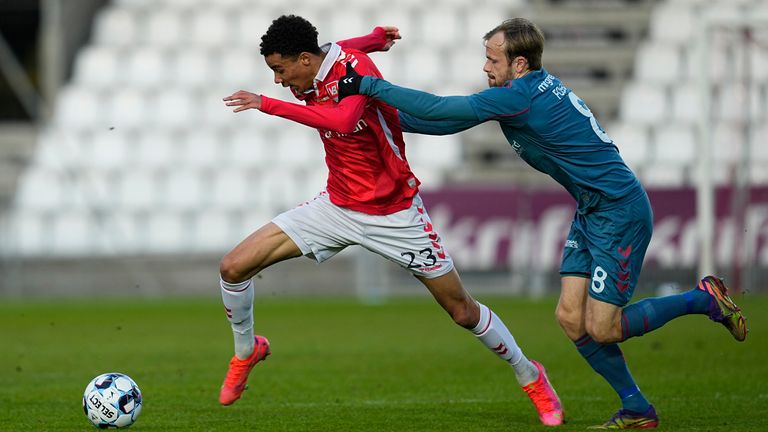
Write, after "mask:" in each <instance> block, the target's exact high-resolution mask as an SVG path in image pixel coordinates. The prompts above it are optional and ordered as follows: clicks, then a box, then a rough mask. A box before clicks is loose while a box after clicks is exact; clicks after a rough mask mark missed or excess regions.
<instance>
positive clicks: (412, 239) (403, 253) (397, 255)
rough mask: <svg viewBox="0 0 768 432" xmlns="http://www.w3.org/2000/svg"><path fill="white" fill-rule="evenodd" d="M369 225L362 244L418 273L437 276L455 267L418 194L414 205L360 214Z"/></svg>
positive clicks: (361, 221) (362, 221) (365, 225)
mask: <svg viewBox="0 0 768 432" xmlns="http://www.w3.org/2000/svg"><path fill="white" fill-rule="evenodd" d="M358 217H359V219H360V224H361V225H363V226H364V227H365V228H364V230H365V235H364V237H363V238H362V240H361V245H362V246H363V247H364V248H366V249H368V250H370V251H372V252H374V253H376V254H378V255H381V256H383V257H384V258H387V259H388V260H390V261H393V262H395V263H397V264H398V265H399V266H401V267H403V268H405V269H406V270H408V271H410V272H411V273H413V274H414V275H416V276H422V277H424V278H436V277H439V276H442V275H444V274H447V273H449V272H450V271H451V270H452V269H453V259H452V258H451V256H450V255H448V253H447V252H446V251H445V248H444V247H443V240H442V238H440V235H439V234H438V233H437V229H436V228H435V227H434V226H433V225H432V221H431V220H430V218H429V214H427V210H426V209H425V208H424V205H423V203H422V201H421V198H419V196H418V195H416V196H415V197H414V199H413V203H412V205H411V207H410V208H407V209H405V210H402V211H399V212H397V213H393V214H390V215H386V216H368V215H358Z"/></svg>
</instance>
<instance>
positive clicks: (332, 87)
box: [325, 81, 339, 102]
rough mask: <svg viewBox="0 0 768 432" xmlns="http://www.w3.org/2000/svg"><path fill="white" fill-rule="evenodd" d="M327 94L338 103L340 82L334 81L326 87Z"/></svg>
mask: <svg viewBox="0 0 768 432" xmlns="http://www.w3.org/2000/svg"><path fill="white" fill-rule="evenodd" d="M325 92H326V93H328V96H330V97H332V98H333V99H334V100H336V101H337V102H338V99H339V82H338V81H332V82H329V83H328V84H326V85H325Z"/></svg>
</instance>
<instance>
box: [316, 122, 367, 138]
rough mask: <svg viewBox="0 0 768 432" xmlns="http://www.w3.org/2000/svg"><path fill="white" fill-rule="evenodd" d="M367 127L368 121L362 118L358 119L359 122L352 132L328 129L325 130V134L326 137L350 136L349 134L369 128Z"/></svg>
mask: <svg viewBox="0 0 768 432" xmlns="http://www.w3.org/2000/svg"><path fill="white" fill-rule="evenodd" d="M367 127H368V123H366V122H365V120H363V119H360V120H358V121H357V124H356V125H355V128H354V129H353V130H352V132H350V133H341V132H336V131H329V130H327V131H324V132H323V136H324V137H325V138H327V139H331V138H341V137H345V136H349V135H352V134H356V133H358V132H360V131H361V130H363V129H365V128H367Z"/></svg>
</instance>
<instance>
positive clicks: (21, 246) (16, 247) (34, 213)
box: [0, 208, 51, 257]
mask: <svg viewBox="0 0 768 432" xmlns="http://www.w3.org/2000/svg"><path fill="white" fill-rule="evenodd" d="M8 224H9V230H8V237H6V238H5V241H3V244H2V246H0V248H2V249H0V251H3V252H6V253H8V254H9V256H12V255H19V256H23V257H24V256H33V257H34V256H38V257H39V256H45V255H48V254H50V252H51V245H50V243H51V216H50V213H45V212H40V211H38V210H35V209H18V208H17V209H16V210H14V211H13V212H11V213H10V214H9V217H8Z"/></svg>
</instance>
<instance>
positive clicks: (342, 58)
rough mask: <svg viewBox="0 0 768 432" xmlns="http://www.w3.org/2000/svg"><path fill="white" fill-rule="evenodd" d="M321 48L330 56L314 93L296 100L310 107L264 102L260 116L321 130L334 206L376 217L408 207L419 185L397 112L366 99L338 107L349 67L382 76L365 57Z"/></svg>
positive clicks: (338, 48)
mask: <svg viewBox="0 0 768 432" xmlns="http://www.w3.org/2000/svg"><path fill="white" fill-rule="evenodd" d="M323 48H324V49H327V50H328V51H327V54H326V57H325V60H324V61H323V63H322V64H321V65H320V70H319V71H318V73H317V76H316V77H315V81H314V89H312V90H311V91H309V92H307V93H304V94H300V95H299V94H294V95H295V96H296V97H297V98H298V99H300V100H303V101H304V102H305V103H306V106H305V105H300V104H295V103H290V102H284V101H281V100H278V99H272V98H269V97H266V96H262V98H261V111H263V112H265V113H268V114H272V115H276V116H280V117H284V118H287V119H290V120H293V121H296V122H298V123H301V124H304V125H307V126H311V127H314V128H316V129H317V130H318V132H319V133H320V138H321V140H322V141H323V144H324V145H325V154H326V156H325V162H326V164H327V165H328V184H327V186H326V188H327V190H328V194H329V196H330V199H331V202H333V203H334V204H336V205H338V206H341V207H345V208H348V209H351V210H355V211H359V212H363V213H367V214H373V215H385V214H391V213H395V212H397V211H400V210H403V209H406V208H408V207H410V205H411V200H412V199H413V196H414V195H415V194H416V193H417V192H418V188H419V184H420V183H419V180H418V179H417V178H416V176H414V175H413V173H412V172H411V168H410V166H409V165H408V161H407V160H406V158H405V143H404V141H403V132H402V129H401V127H400V120H399V118H398V113H397V110H396V109H395V108H392V107H391V106H389V105H386V104H384V103H382V102H379V101H378V100H376V99H373V98H371V97H368V96H362V95H358V96H350V97H347V98H344V99H343V100H342V101H341V102H339V101H338V82H339V79H340V78H341V77H343V76H344V74H345V73H346V64H347V63H350V64H351V65H352V66H353V67H354V68H355V70H356V71H357V72H358V73H360V74H361V75H372V76H376V77H381V73H380V72H379V70H378V69H377V68H376V66H375V65H374V64H373V62H372V61H371V59H370V58H369V57H368V56H367V55H366V54H365V53H363V52H362V51H358V50H355V49H352V48H344V49H342V48H341V46H339V45H337V44H329V45H326V46H324V47H323Z"/></svg>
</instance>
